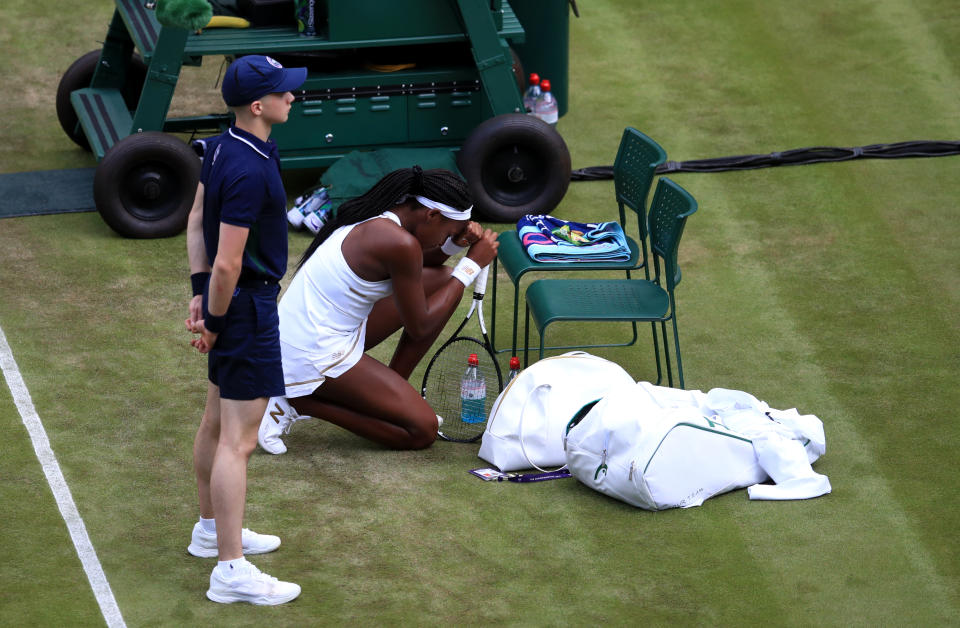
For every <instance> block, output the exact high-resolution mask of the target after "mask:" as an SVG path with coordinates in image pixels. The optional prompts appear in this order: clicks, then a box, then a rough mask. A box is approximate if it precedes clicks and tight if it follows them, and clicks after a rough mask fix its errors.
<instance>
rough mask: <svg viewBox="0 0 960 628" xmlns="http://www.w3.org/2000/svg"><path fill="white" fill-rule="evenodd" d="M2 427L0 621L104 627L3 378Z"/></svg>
mask: <svg viewBox="0 0 960 628" xmlns="http://www.w3.org/2000/svg"><path fill="white" fill-rule="evenodd" d="M0 322H6V319H5V318H3V317H0ZM0 429H2V431H3V434H4V439H3V440H4V446H3V455H0V504H3V517H2V519H3V528H4V539H5V541H4V546H5V547H4V559H3V560H2V561H0V581H2V582H3V587H0V624H3V625H5V626H42V625H46V626H53V625H75V626H102V625H103V615H102V614H101V612H100V608H99V607H98V606H97V602H96V600H95V598H94V596H93V593H92V591H91V590H90V584H89V582H88V580H87V578H86V575H85V574H84V571H83V566H82V565H81V564H80V559H79V558H78V556H77V552H76V549H75V548H74V546H73V543H72V542H71V540H70V535H69V534H68V532H67V528H66V526H65V525H64V521H63V518H62V517H61V516H60V513H59V511H58V510H57V506H56V503H55V501H54V499H53V494H52V493H51V492H50V486H49V484H47V481H46V479H45V477H44V474H43V470H42V469H41V468H40V462H39V461H38V460H37V456H36V454H35V453H34V449H33V445H32V443H31V442H30V437H29V435H28V433H27V430H26V428H25V427H24V425H23V422H22V421H21V420H20V414H19V412H18V410H17V408H16V406H15V405H14V403H13V399H12V397H11V396H10V390H9V389H8V388H7V384H6V382H3V383H2V384H0Z"/></svg>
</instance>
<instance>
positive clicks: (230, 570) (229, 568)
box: [217, 556, 247, 578]
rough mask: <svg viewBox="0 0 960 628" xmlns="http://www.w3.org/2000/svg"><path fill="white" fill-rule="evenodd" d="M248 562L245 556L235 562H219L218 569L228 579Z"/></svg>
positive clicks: (234, 560)
mask: <svg viewBox="0 0 960 628" xmlns="http://www.w3.org/2000/svg"><path fill="white" fill-rule="evenodd" d="M246 562H247V559H246V558H244V557H243V556H241V557H240V558H234V559H233V560H218V561H217V569H219V570H220V573H222V574H223V575H224V576H226V577H227V578H232V577H233V576H234V575H235V574H236V573H237V572H238V571H239V570H240V568H241V567H243V565H244V564H245V563H246Z"/></svg>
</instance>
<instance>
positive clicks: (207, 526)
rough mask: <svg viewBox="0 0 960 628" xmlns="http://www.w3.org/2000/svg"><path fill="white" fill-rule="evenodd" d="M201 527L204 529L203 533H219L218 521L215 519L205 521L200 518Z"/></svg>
mask: <svg viewBox="0 0 960 628" xmlns="http://www.w3.org/2000/svg"><path fill="white" fill-rule="evenodd" d="M200 527H201V528H203V531H204V532H206V533H207V534H216V533H217V520H216V519H214V518H212V517H211V518H210V519H204V518H203V517H200Z"/></svg>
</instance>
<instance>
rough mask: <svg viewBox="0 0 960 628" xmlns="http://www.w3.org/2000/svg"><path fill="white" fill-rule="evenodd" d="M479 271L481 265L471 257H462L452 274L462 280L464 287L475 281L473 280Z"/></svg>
mask: <svg viewBox="0 0 960 628" xmlns="http://www.w3.org/2000/svg"><path fill="white" fill-rule="evenodd" d="M479 273H480V266H479V265H478V264H477V263H476V262H475V261H473V260H472V259H470V258H469V257H464V258H461V259H460V261H459V262H458V263H457V265H456V266H455V267H454V268H453V273H452V274H451V276H452V277H453V278H455V279H457V280H458V281H460V282H462V283H463V287H464V288H466V287H468V286H469V285H470V284H472V283H473V280H474V279H476V278H477V274H479Z"/></svg>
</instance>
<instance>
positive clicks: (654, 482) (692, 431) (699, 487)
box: [565, 382, 830, 510]
mask: <svg viewBox="0 0 960 628" xmlns="http://www.w3.org/2000/svg"><path fill="white" fill-rule="evenodd" d="M572 423H574V425H572V426H571V427H570V429H569V432H568V434H567V436H566V443H565V447H566V456H567V464H568V465H569V468H570V473H571V474H572V475H573V476H574V477H576V478H577V479H578V480H580V481H581V482H583V483H584V484H586V485H587V486H589V487H591V488H593V489H595V490H597V491H600V492H601V493H604V494H606V495H609V496H611V497H615V498H617V499H619V500H622V501H625V502H627V503H628V504H632V505H634V506H638V507H640V508H644V509H647V510H663V509H666V508H676V507H680V508H688V507H691V506H699V505H700V504H702V503H703V501H704V500H706V499H707V498H709V497H712V496H714V495H719V494H721V493H725V492H727V491H731V490H734V489H737V488H743V487H747V486H749V487H751V488H750V497H751V498H752V499H805V498H808V497H816V496H818V495H823V494H825V493H828V492H830V483H829V481H828V480H827V478H826V476H823V475H820V474H817V473H814V472H813V470H812V468H811V467H810V463H811V462H813V461H814V460H816V459H817V458H818V457H819V456H820V455H821V454H822V453H824V451H825V449H826V444H825V442H824V438H823V424H822V423H821V422H820V420H819V419H818V418H816V417H814V416H812V415H807V416H800V415H799V414H798V413H797V412H796V410H789V411H780V410H772V409H770V408H769V406H767V405H766V404H765V403H763V402H762V401H758V400H757V399H756V398H754V397H752V396H751V395H749V394H747V393H743V392H740V391H730V390H726V389H720V388H716V389H713V390H711V391H710V392H709V393H707V394H704V393H702V392H700V391H697V390H695V391H685V390H676V389H672V388H664V387H660V386H653V385H652V384H649V383H647V382H638V383H636V384H630V385H626V386H618V387H617V388H615V389H611V390H609V391H607V394H606V396H605V397H604V398H603V399H601V400H600V401H598V402H597V403H596V404H595V405H593V406H592V407H587V408H583V409H582V410H581V411H580V412H578V413H577V416H576V417H574V421H572ZM771 477H772V478H773V479H774V480H775V481H776V482H777V483H778V484H777V486H769V485H759V483H760V482H764V481H766V480H767V479H769V478H771ZM752 485H757V486H752ZM755 493H756V494H755Z"/></svg>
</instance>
